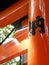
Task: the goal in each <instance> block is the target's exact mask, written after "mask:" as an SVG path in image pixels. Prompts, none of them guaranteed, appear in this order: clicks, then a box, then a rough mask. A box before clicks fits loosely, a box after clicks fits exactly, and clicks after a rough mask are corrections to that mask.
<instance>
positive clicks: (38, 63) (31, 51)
mask: <svg viewBox="0 0 49 65" xmlns="http://www.w3.org/2000/svg"><path fill="white" fill-rule="evenodd" d="M29 3H30V4H29V40H30V44H29V47H28V65H49V60H48V57H49V56H48V46H49V45H48V44H47V40H46V35H45V27H46V25H45V23H46V22H45V4H44V0H30V2H29Z"/></svg>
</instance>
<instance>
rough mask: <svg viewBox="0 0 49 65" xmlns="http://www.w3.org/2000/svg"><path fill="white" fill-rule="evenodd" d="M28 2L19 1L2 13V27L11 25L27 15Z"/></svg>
mask: <svg viewBox="0 0 49 65" xmlns="http://www.w3.org/2000/svg"><path fill="white" fill-rule="evenodd" d="M28 2H29V1H28V0H19V1H18V2H17V3H15V4H13V5H12V6H10V7H9V8H7V9H6V10H4V11H2V12H0V27H4V26H6V25H8V24H11V23H13V22H15V21H16V20H19V19H20V18H22V17H24V16H25V15H27V14H28ZM3 22H4V24H3Z"/></svg>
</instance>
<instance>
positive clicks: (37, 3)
mask: <svg viewBox="0 0 49 65" xmlns="http://www.w3.org/2000/svg"><path fill="white" fill-rule="evenodd" d="M48 5H49V1H47V0H44V1H43V0H19V2H17V3H15V4H14V5H12V6H11V7H9V8H7V9H6V10H4V11H2V12H0V27H4V26H6V25H8V24H11V23H13V22H14V21H16V20H18V19H20V18H22V17H23V16H25V15H27V14H28V7H29V31H28V27H26V28H24V29H23V30H21V31H18V32H17V33H16V41H15V40H12V41H10V42H8V44H4V45H1V46H0V64H1V63H4V62H6V61H8V60H11V59H12V58H14V57H16V56H19V55H21V54H24V53H28V63H27V64H28V65H49V39H48V38H49V22H48V21H49V15H48V14H49V7H48ZM45 16H46V17H45ZM45 18H46V19H45ZM25 32H26V33H25ZM28 32H29V36H28ZM22 33H24V34H23V35H22V36H20V37H18V35H20V34H22ZM27 37H29V38H28V39H27ZM18 41H19V42H20V43H21V44H19V42H18ZM16 43H17V44H16Z"/></svg>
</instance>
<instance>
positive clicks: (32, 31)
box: [29, 16, 45, 35]
mask: <svg viewBox="0 0 49 65" xmlns="http://www.w3.org/2000/svg"><path fill="white" fill-rule="evenodd" d="M38 27H40V30H39V32H40V33H41V34H44V32H45V28H44V18H41V17H40V16H37V17H36V20H35V21H32V22H29V32H30V34H32V35H35V34H36V29H37V28H38Z"/></svg>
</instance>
